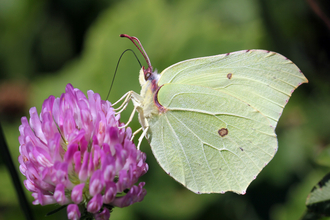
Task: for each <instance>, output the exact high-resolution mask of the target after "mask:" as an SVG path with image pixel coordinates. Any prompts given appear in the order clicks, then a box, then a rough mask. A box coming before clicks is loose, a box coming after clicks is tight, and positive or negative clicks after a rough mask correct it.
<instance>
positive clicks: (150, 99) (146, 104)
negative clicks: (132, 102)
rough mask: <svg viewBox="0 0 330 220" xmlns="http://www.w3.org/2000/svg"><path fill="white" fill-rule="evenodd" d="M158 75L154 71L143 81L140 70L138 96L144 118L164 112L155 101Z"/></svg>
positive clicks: (142, 73)
mask: <svg viewBox="0 0 330 220" xmlns="http://www.w3.org/2000/svg"><path fill="white" fill-rule="evenodd" d="M159 76H160V75H159V74H158V73H157V72H156V71H155V72H153V73H152V75H151V77H149V79H148V80H145V77H144V72H143V70H142V69H141V71H140V76H139V81H140V84H141V87H142V88H141V92H140V96H141V97H142V98H143V103H142V109H143V114H144V117H145V118H147V119H148V118H150V117H152V116H153V115H158V114H161V113H163V112H164V110H165V109H164V107H163V106H162V105H160V104H159V102H158V100H157V93H158V91H159V89H160V87H159V86H158V80H159Z"/></svg>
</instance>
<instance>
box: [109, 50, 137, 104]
mask: <svg viewBox="0 0 330 220" xmlns="http://www.w3.org/2000/svg"><path fill="white" fill-rule="evenodd" d="M127 51H131V52H132V53H133V54H134V56H135V58H136V60H137V61H138V62H139V64H140V67H141V68H142V64H141V62H140V60H139V58H138V57H137V56H136V54H135V53H134V51H133V50H132V49H126V50H125V51H124V52H123V53H122V54H121V55H120V57H119V59H118V62H117V66H116V70H115V73H114V74H113V78H112V82H111V85H110V89H109V92H108V95H107V98H106V99H105V100H107V99H108V98H109V95H110V92H111V89H112V86H113V83H114V81H115V77H116V73H117V69H118V66H119V62H120V60H121V58H122V56H123V55H124V53H126V52H127Z"/></svg>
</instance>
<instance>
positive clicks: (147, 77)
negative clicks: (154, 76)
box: [144, 72, 151, 81]
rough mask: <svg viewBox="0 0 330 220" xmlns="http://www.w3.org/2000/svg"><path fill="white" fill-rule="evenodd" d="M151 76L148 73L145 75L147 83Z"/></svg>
mask: <svg viewBox="0 0 330 220" xmlns="http://www.w3.org/2000/svg"><path fill="white" fill-rule="evenodd" d="M150 76H151V73H150V72H147V73H146V74H145V75H144V79H145V80H146V81H147V80H148V79H149V78H150Z"/></svg>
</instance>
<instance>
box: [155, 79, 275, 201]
mask: <svg viewBox="0 0 330 220" xmlns="http://www.w3.org/2000/svg"><path fill="white" fill-rule="evenodd" d="M157 97H158V101H159V102H160V103H161V104H162V105H163V106H164V107H166V108H167V111H166V112H165V113H163V114H161V115H157V116H155V117H152V118H150V119H149V120H148V122H149V125H150V127H149V133H148V139H149V141H150V145H151V148H152V150H153V153H154V155H155V157H156V159H157V160H158V162H159V164H160V165H161V167H162V168H163V169H164V170H165V171H166V172H167V173H168V174H169V175H171V176H172V177H173V178H174V179H176V180H177V181H178V182H180V183H182V184H183V185H185V186H186V187H187V188H188V189H190V190H192V191H193V192H196V193H212V192H217V193H223V192H226V191H234V192H237V193H240V194H244V193H245V190H246V188H247V186H248V185H249V184H250V182H251V181H252V180H253V179H255V178H256V176H257V174H258V173H259V172H260V171H261V169H262V168H263V167H264V166H265V165H266V164H267V163H268V162H269V161H270V160H271V159H272V158H273V156H274V154H275V152H276V150H277V139H276V135H275V133H274V129H273V128H272V127H271V125H270V122H269V120H268V119H267V118H266V117H265V116H264V115H262V114H261V113H260V112H259V111H258V110H257V109H255V108H254V107H252V106H250V105H249V104H247V103H246V102H244V101H242V100H240V99H238V98H236V97H234V96H232V95H230V94H227V93H224V92H222V91H217V90H214V89H211V88H207V87H203V86H198V85H185V84H182V85H179V84H165V85H164V86H163V87H162V88H161V89H160V90H159V92H158V96H157ZM226 131H227V132H226Z"/></svg>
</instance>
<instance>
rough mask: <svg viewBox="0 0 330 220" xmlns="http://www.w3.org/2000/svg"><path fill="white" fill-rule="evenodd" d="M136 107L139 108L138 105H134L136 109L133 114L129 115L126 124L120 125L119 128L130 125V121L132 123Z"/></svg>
mask: <svg viewBox="0 0 330 220" xmlns="http://www.w3.org/2000/svg"><path fill="white" fill-rule="evenodd" d="M136 108H137V106H134V109H133V111H132V113H131V115H130V116H129V119H128V121H127V122H126V124H125V125H123V126H121V127H118V128H119V129H121V128H125V127H127V126H128V125H129V123H131V121H132V120H133V117H134V115H135V111H136Z"/></svg>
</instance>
